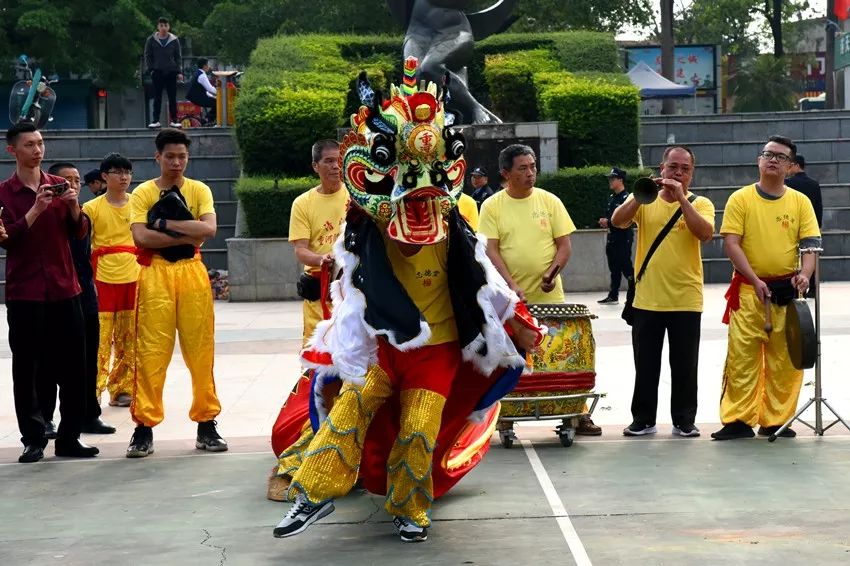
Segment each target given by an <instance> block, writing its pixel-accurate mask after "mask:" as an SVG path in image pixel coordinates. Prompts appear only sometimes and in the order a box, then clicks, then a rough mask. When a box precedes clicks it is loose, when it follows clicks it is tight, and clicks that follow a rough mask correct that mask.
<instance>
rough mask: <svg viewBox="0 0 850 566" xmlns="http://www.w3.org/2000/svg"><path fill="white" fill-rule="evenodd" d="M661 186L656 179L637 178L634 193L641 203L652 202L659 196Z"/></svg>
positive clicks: (633, 187)
mask: <svg viewBox="0 0 850 566" xmlns="http://www.w3.org/2000/svg"><path fill="white" fill-rule="evenodd" d="M660 188H661V187H659V186H658V183H657V182H656V181H655V179H651V178H649V177H640V178H638V179H636V180H635V184H634V185H633V186H632V194H633V195H634V197H635V200H636V201H638V202H639V203H640V204H650V203H651V202H654V201H655V199H657V198H658V191H659V190H660Z"/></svg>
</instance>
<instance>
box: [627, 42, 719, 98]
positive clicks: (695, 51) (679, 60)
mask: <svg viewBox="0 0 850 566" xmlns="http://www.w3.org/2000/svg"><path fill="white" fill-rule="evenodd" d="M673 53H674V54H673V57H674V59H675V61H674V71H673V73H674V79H673V81H674V82H675V83H677V84H683V85H688V86H695V87H696V88H697V89H699V90H714V89H716V88H717V76H716V69H717V65H716V62H715V58H714V57H715V48H714V45H680V46H676V48H675V51H674V52H673ZM640 61H643V62H644V63H646V64H647V65H649V67H650V68H651V69H653V70H655V72H656V73H658V74H659V75H660V74H661V47H657V46H656V47H627V48H626V70H627V71H631V70H632V68H634V66H635V65H637V64H638V62H640Z"/></svg>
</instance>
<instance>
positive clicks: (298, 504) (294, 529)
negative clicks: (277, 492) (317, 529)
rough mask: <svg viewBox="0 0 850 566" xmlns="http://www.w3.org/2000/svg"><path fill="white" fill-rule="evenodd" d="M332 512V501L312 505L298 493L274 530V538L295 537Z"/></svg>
mask: <svg viewBox="0 0 850 566" xmlns="http://www.w3.org/2000/svg"><path fill="white" fill-rule="evenodd" d="M333 512H334V502H333V499H328V500H327V501H325V502H324V503H320V504H318V505H313V504H312V503H310V502H309V501H308V500H307V497H306V496H305V495H304V494H303V493H299V494H298V496H297V497H296V498H295V503H293V504H292V507H290V508H289V511H288V512H287V513H286V515H285V516H284V517H283V519H281V520H280V523H278V524H277V526H276V527H275V528H274V536H275V538H284V537H291V536H293V535H297V534H298V533H300V532H302V531H305V530H307V527H309V526H310V525H312V524H313V523H315V522H316V521H318V520H319V519H321V518H322V517H327V516H328V515H330V514H331V513H333Z"/></svg>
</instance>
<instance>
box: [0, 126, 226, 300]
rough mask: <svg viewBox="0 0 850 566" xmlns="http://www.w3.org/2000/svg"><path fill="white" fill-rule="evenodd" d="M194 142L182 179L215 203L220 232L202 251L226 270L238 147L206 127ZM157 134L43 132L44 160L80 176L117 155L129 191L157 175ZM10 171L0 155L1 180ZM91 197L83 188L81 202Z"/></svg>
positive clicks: (193, 133) (1, 268)
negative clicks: (127, 174) (204, 189)
mask: <svg viewBox="0 0 850 566" xmlns="http://www.w3.org/2000/svg"><path fill="white" fill-rule="evenodd" d="M187 133H188V134H189V136H190V138H191V140H192V146H191V149H190V159H189V166H188V168H187V170H186V176H187V177H190V178H193V179H198V180H201V181H203V182H204V183H206V184H207V185H209V187H210V189H211V190H212V193H213V198H214V199H215V206H216V216H217V220H218V231H217V233H216V237H215V238H213V239H212V240H210V241H208V242H206V244H205V245H204V247H203V248H202V250H201V254H202V257H203V260H204V263H205V264H206V265H207V267H208V268H210V269H225V270H226V269H227V245H226V242H225V240H226V239H227V238H232V237H233V235H234V232H235V227H236V210H237V203H236V195H235V193H234V192H233V186H234V184H235V183H236V180H237V179H238V177H239V175H240V167H239V162H238V159H237V155H236V154H237V150H236V142H235V140H234V139H233V136H232V131H231V129H230V128H204V129H195V130H190V131H188V132H187ZM155 137H156V132H154V131H151V130H148V129H144V128H130V129H112V130H48V131H45V132H44V139H45V142H46V147H47V157H48V159H47V160H45V162H44V166H43V167H44V169H45V170H46V169H47V168H48V167H50V165H51V164H52V163H56V162H59V161H70V162H72V163H74V164H75V165H76V166H77V167H78V169H79V170H80V173H82V174H85V173H86V172H87V171H89V170H91V169H94V168H96V167H98V166H99V165H100V162H101V160H102V159H103V157H104V156H105V155H106V154H107V153H110V152H113V151H117V152H119V153H121V154H122V155H124V156H126V157H128V158H129V159H130V160H131V161H132V162H133V173H134V180H135V181H137V182H136V183H134V184H133V185H132V186H131V190H132V188H135V186H137V185H138V183H140V182H143V181H145V180H147V179H152V178H154V177H157V176H158V175H159V165H158V164H157V163H156V161H155V160H154V157H153V156H154V153H155V151H156V148H155V146H154V138H155ZM13 170H14V160H12V159H10V158H9V156H8V155H6V154H4V155H3V156H2V157H0V178H7V177H8V176H9V175H11V174H12V172H13ZM91 198H93V197H92V195H91V193H90V192H89V191H88V189H85V188H84V189H83V191H82V195H81V201H82V202H86V201H88V200H90V199H91ZM5 273H6V256H5V252H4V251H3V250H0V279H5ZM4 290H5V281H0V300H3V298H4V295H5V293H4Z"/></svg>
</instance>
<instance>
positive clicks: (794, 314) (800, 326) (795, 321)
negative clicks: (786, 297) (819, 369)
mask: <svg viewBox="0 0 850 566" xmlns="http://www.w3.org/2000/svg"><path fill="white" fill-rule="evenodd" d="M785 340H786V341H787V343H788V355H789V356H790V357H791V363H792V364H794V367H795V368H797V369H810V368H813V367H815V360H817V356H818V340H817V334H816V333H815V323H814V321H813V320H812V311H811V310H809V305H808V304H807V303H806V300H805V299H794V300H793V301H791V302H790V303H788V306H787V307H786V314H785Z"/></svg>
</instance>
